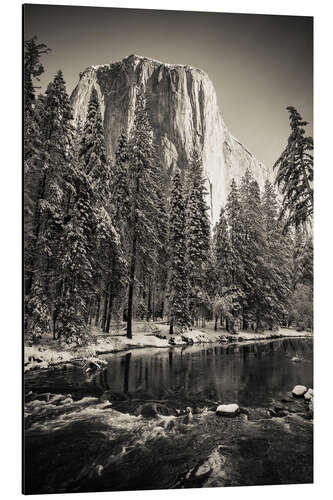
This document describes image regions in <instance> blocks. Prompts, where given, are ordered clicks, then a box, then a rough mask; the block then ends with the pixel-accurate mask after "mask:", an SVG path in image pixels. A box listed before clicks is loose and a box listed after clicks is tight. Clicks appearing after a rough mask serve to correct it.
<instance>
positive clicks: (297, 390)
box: [291, 385, 308, 397]
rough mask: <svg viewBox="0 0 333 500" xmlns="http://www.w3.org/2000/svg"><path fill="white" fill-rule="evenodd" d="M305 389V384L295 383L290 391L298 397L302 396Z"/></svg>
mask: <svg viewBox="0 0 333 500" xmlns="http://www.w3.org/2000/svg"><path fill="white" fill-rule="evenodd" d="M307 390H308V388H307V387H306V386H305V385H295V387H294V388H293V390H292V391H291V392H292V395H293V396H296V397H300V396H303V395H304V394H305V393H306V392H307Z"/></svg>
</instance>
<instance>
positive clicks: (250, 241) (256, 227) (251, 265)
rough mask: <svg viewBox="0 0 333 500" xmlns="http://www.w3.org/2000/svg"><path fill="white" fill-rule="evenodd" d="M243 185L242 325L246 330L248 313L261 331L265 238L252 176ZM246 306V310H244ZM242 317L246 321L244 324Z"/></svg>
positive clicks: (258, 198)
mask: <svg viewBox="0 0 333 500" xmlns="http://www.w3.org/2000/svg"><path fill="white" fill-rule="evenodd" d="M247 178H248V180H245V179H243V180H244V181H245V184H244V183H242V188H241V196H242V205H243V210H242V211H243V217H244V229H243V238H244V240H243V241H244V245H243V253H242V259H243V275H242V279H241V282H242V285H241V286H242V291H243V294H244V296H245V301H244V303H245V304H243V323H245V324H244V327H247V313H250V314H251V315H254V317H255V321H256V325H257V330H259V329H261V328H262V320H263V310H262V309H263V302H262V299H263V279H264V252H265V236H264V228H263V213H262V205H261V196H260V189H259V185H258V183H257V181H255V180H254V179H253V178H252V176H248V177H247ZM244 305H245V307H244ZM244 316H245V321H244Z"/></svg>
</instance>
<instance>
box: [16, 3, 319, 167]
mask: <svg viewBox="0 0 333 500" xmlns="http://www.w3.org/2000/svg"><path fill="white" fill-rule="evenodd" d="M24 28H25V34H24V37H25V38H30V37H32V36H33V35H37V36H38V40H39V41H40V42H43V43H46V44H47V45H48V47H50V48H51V49H52V52H51V53H50V54H48V55H47V56H45V57H44V58H43V60H42V62H43V64H44V67H45V70H46V71H45V74H44V75H43V77H42V78H41V83H40V84H41V85H42V90H45V88H46V86H47V84H48V82H49V81H50V80H52V78H53V76H54V74H55V73H56V72H57V70H58V69H62V71H63V73H64V78H65V81H66V85H67V91H68V92H69V94H70V93H71V92H72V91H73V89H74V87H75V86H76V84H77V82H78V79H79V73H80V71H83V70H84V69H85V68H86V67H87V66H89V65H97V64H105V63H109V62H112V61H117V60H120V59H123V58H124V57H127V56H128V55H130V54H140V55H143V56H147V57H152V58H154V59H158V60H160V61H163V62H167V63H177V64H187V65H190V66H193V67H197V68H200V69H203V70H204V71H205V72H206V73H207V74H208V75H209V77H210V79H211V80H212V82H213V84H214V86H215V90H216V94H217V98H218V103H219V106H220V109H221V112H222V115H223V118H224V121H225V123H226V125H227V126H228V128H229V130H230V132H231V133H232V134H233V135H234V136H235V137H237V138H238V139H239V140H240V141H241V142H242V143H243V144H244V145H245V146H246V147H247V149H249V150H250V151H251V152H252V153H253V154H254V155H255V156H256V158H257V159H258V160H260V161H262V162H263V163H264V164H265V165H267V166H271V165H273V163H274V161H275V160H276V159H277V158H278V157H279V155H280V153H281V152H282V150H283V149H284V146H285V144H286V142H287V138H288V135H289V123H288V114H287V111H286V109H285V108H286V106H289V105H292V106H295V107H296V108H297V110H298V111H299V112H300V113H301V115H302V116H303V118H304V119H305V120H307V121H308V122H309V126H308V127H307V133H308V134H309V135H312V121H313V18H311V17H289V16H263V15H243V14H222V13H206V12H205V13H198V12H175V11H159V10H156V11H154V10H150V11H149V10H135V9H113V8H96V7H63V6H47V5H26V6H25V15H24Z"/></svg>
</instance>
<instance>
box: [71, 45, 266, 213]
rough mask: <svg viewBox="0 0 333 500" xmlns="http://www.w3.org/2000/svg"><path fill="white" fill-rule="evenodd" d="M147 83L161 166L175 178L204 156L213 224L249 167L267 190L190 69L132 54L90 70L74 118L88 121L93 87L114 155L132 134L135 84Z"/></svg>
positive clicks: (261, 170) (207, 84) (205, 82)
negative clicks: (124, 133)
mask: <svg viewBox="0 0 333 500" xmlns="http://www.w3.org/2000/svg"><path fill="white" fill-rule="evenodd" d="M138 83H143V85H144V86H145V88H146V89H147V90H148V92H149V95H150V96H151V100H150V110H151V120H152V126H153V130H154V135H155V141H156V143H157V144H158V147H159V151H160V155H161V165H162V168H164V169H165V173H166V174H167V176H170V177H171V174H172V170H173V168H174V167H175V165H176V164H178V165H179V167H180V168H182V166H183V165H185V164H186V161H184V160H187V159H189V158H190V156H191V154H192V151H193V148H194V147H195V148H197V149H198V150H199V151H201V152H202V158H203V166H204V170H205V175H206V178H207V185H208V191H209V195H208V197H209V199H208V202H209V206H210V208H211V217H212V222H213V223H215V222H216V220H217V218H218V215H219V211H220V208H221V205H222V204H224V203H225V201H226V198H227V195H228V191H229V187H230V183H231V180H232V178H233V177H234V178H235V179H236V180H237V179H240V177H241V176H242V175H243V174H244V172H245V170H246V168H250V170H251V171H252V173H253V175H254V177H255V178H256V179H257V181H258V182H259V185H260V186H261V187H263V185H264V183H265V180H266V179H267V178H272V171H271V170H269V169H267V168H266V167H265V166H264V165H263V164H262V163H261V162H259V161H258V160H256V158H255V157H254V156H253V155H252V154H251V153H250V152H249V151H248V150H247V149H246V148H245V147H244V146H243V145H242V144H241V143H240V142H239V141H238V140H237V139H235V137H233V135H232V134H231V133H230V132H229V130H228V129H227V127H226V125H225V123H224V121H223V118H222V115H221V112H220V110H219V107H218V105H217V99H216V93H215V90H214V87H213V84H212V82H211V80H210V79H209V77H208V76H207V74H206V73H204V72H203V71H201V70H200V69H195V68H192V67H190V66H183V65H176V64H173V65H171V64H165V63H162V62H159V61H156V60H153V59H150V58H147V57H142V56H137V55H131V56H129V57H127V58H125V59H123V60H122V61H119V62H114V63H111V64H105V65H101V66H89V67H88V68H87V69H86V70H85V71H84V72H83V73H81V74H80V80H79V82H78V85H77V86H76V88H75V89H74V91H73V93H72V96H71V101H72V105H73V109H74V119H75V120H78V119H79V118H80V119H81V120H84V119H85V116H86V112H87V106H88V101H89V97H90V92H91V89H92V87H93V86H95V88H96V90H97V93H98V96H99V98H100V103H101V109H102V113H103V114H104V130H105V138H106V147H107V153H108V155H109V156H110V157H112V155H113V154H114V151H115V148H116V146H117V143H118V138H119V135H120V132H121V130H122V129H125V130H127V131H129V130H130V129H131V126H132V123H133V116H134V109H135V85H136V84H138Z"/></svg>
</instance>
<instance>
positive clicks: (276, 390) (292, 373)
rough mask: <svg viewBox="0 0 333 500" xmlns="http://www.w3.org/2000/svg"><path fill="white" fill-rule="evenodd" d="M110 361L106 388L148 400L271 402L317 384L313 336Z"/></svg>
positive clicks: (103, 378) (104, 373) (101, 377)
mask: <svg viewBox="0 0 333 500" xmlns="http://www.w3.org/2000/svg"><path fill="white" fill-rule="evenodd" d="M293 358H297V361H294V360H293ZM105 359H106V360H107V361H108V365H107V368H105V369H104V370H101V371H100V372H99V373H98V374H96V377H95V379H94V383H95V384H96V385H97V386H98V387H99V388H100V389H101V390H103V389H104V390H110V391H112V392H114V393H125V394H129V395H131V396H133V397H135V396H137V397H141V398H146V399H149V398H152V399H171V398H173V397H174V396H175V395H177V396H178V397H180V396H181V397H185V398H191V399H196V398H197V399H212V400H221V401H222V400H223V401H225V402H234V401H237V402H239V403H240V404H241V405H244V406H265V405H266V404H269V403H270V401H271V400H272V399H277V398H279V397H282V395H283V394H285V393H286V392H288V391H290V390H291V388H292V387H293V386H294V385H296V384H305V385H308V386H311V387H312V385H313V364H312V339H280V340H272V341H268V342H262V343H256V344H254V343H244V344H237V345H235V344H231V345H227V346H224V345H194V346H189V347H186V348H174V349H170V350H169V349H168V350H166V349H161V350H156V349H140V350H134V351H131V352H128V353H126V354H125V355H124V354H119V355H112V356H109V357H107V356H106V357H105Z"/></svg>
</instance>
